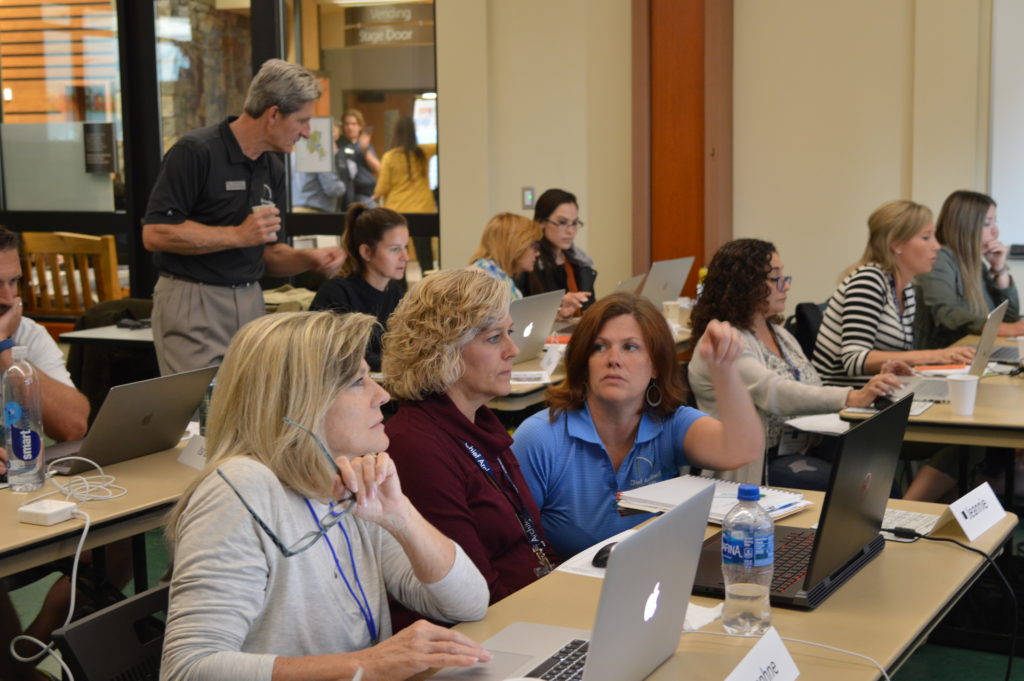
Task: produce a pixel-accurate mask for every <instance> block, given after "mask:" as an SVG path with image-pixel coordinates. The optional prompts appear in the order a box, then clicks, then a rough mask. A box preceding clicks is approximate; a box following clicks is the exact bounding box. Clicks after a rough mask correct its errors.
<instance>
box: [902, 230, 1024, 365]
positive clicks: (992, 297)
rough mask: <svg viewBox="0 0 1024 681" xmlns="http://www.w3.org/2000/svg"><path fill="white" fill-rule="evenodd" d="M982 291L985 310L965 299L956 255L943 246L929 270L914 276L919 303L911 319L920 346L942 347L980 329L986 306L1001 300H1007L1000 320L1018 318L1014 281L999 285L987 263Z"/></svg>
mask: <svg viewBox="0 0 1024 681" xmlns="http://www.w3.org/2000/svg"><path fill="white" fill-rule="evenodd" d="M982 267H983V271H982V275H981V295H982V297H983V298H984V300H985V307H986V311H985V313H978V312H975V311H974V310H972V309H971V308H970V306H969V305H968V304H967V301H966V300H965V299H964V295H965V293H964V282H963V277H961V276H960V268H959V267H957V264H956V256H954V255H953V252H952V251H951V250H949V248H948V247H945V246H943V247H942V249H941V250H940V251H939V253H938V256H937V259H936V261H935V266H934V267H932V271H931V272H926V273H925V274H919V275H918V276H917V282H916V284H917V287H918V289H919V291H920V294H919V295H918V301H919V305H920V307H919V308H918V311H917V317H916V318H915V319H914V326H915V328H914V335H915V337H916V338H917V345H918V347H920V348H944V347H946V346H949V345H952V344H953V343H955V342H956V341H957V340H959V339H960V338H962V337H963V336H966V335H967V334H969V333H980V332H981V327H983V326H984V325H985V317H986V315H987V314H988V311H989V310H992V309H993V308H995V306H996V305H998V304H1000V303H1001V302H1003V301H1004V300H1008V301H1010V305H1009V307H1007V309H1006V316H1005V317H1003V321H1006V322H1015V321H1017V320H1018V319H1020V301H1019V300H1018V296H1017V287H1016V286H1015V285H1014V283H1013V281H1012V280H1011V281H1010V285H1009V286H1008V287H1007V288H998V287H997V286H996V284H995V278H994V277H992V276H991V273H990V272H989V269H988V266H987V265H982Z"/></svg>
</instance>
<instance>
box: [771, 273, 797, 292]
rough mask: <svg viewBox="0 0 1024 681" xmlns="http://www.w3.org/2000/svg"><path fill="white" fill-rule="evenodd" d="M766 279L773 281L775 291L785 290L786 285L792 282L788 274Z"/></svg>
mask: <svg viewBox="0 0 1024 681" xmlns="http://www.w3.org/2000/svg"><path fill="white" fill-rule="evenodd" d="M768 281H774V282H775V289H776V290H777V291H785V290H786V287H787V286H789V285H790V284H792V283H793V277H792V276H790V275H787V276H785V277H768Z"/></svg>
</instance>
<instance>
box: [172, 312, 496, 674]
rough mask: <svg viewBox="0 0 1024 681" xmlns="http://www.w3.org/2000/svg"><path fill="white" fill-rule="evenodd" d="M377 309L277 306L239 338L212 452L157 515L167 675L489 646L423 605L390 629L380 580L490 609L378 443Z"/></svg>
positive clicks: (212, 433) (388, 587)
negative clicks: (169, 569)
mask: <svg viewBox="0 0 1024 681" xmlns="http://www.w3.org/2000/svg"><path fill="white" fill-rule="evenodd" d="M374 323H375V322H374V319H373V317H370V316H369V315H363V314H349V315H344V316H340V315H336V314H334V313H331V312H295V313H279V314H274V315H267V316H265V317H261V318H260V319H257V320H256V321H253V322H251V323H249V324H247V325H246V326H244V327H243V328H242V329H241V330H240V331H239V332H238V334H237V335H236V336H235V338H234V339H233V340H232V342H231V345H230V347H229V348H228V351H227V354H226V356H225V358H224V363H223V365H221V368H220V372H219V374H218V376H217V388H216V390H214V394H213V402H212V405H211V413H210V421H209V426H208V430H207V436H206V446H207V449H206V451H207V464H206V468H205V469H204V470H203V472H202V474H200V476H199V477H198V479H197V480H196V481H195V482H194V483H193V484H192V485H191V486H190V487H189V488H188V490H186V492H185V494H184V495H183V496H182V498H181V500H180V501H179V502H178V504H177V505H176V506H175V508H174V510H173V511H172V513H171V516H170V518H169V522H168V525H167V528H168V529H167V532H168V540H169V544H170V547H171V550H172V553H173V576H172V579H171V592H170V605H169V608H168V617H167V630H166V635H165V638H164V648H163V661H162V667H161V670H160V671H161V678H162V679H186V678H187V679H224V678H238V679H264V680H272V679H292V678H302V679H324V680H327V679H350V678H352V677H353V676H354V675H355V674H356V673H357V671H358V670H359V669H362V670H363V674H364V676H363V678H364V679H385V678H387V679H405V678H408V677H410V676H413V675H414V674H417V673H419V672H422V671H424V670H425V669H427V668H430V667H444V666H446V665H453V664H454V665H459V666H468V665H472V664H475V663H476V662H478V661H486V660H488V659H489V658H490V655H489V654H488V653H487V652H485V651H484V650H483V649H481V648H480V647H479V646H477V645H476V644H475V643H474V642H473V641H471V640H470V639H468V638H467V637H465V636H463V635H462V634H459V633H458V632H455V631H452V630H449V629H445V628H442V627H439V626H436V625H434V624H430V623H428V622H425V621H420V622H417V623H416V624H415V625H413V626H412V627H410V628H408V629H406V630H404V631H402V632H399V633H398V634H396V635H395V636H392V635H391V632H392V627H391V619H390V615H389V612H388V596H389V595H390V596H392V597H393V598H395V599H397V600H398V601H400V602H402V603H405V604H406V605H408V606H409V607H411V608H414V609H416V610H417V611H419V612H423V613H425V614H427V615H429V616H430V617H432V618H434V619H437V620H442V621H447V622H454V621H460V620H475V619H479V618H480V617H482V616H483V615H484V613H485V611H486V607H487V586H486V584H485V582H484V581H483V579H482V578H481V576H480V573H479V571H478V570H477V569H476V568H475V567H474V566H473V564H472V562H471V561H470V560H469V559H468V558H467V556H466V554H465V552H464V551H463V550H462V549H461V548H460V547H459V546H458V545H456V544H455V543H453V542H452V541H451V540H450V539H448V538H447V537H445V536H444V535H442V534H441V533H440V532H438V531H437V530H436V529H435V528H434V527H433V526H432V525H430V523H428V522H427V521H426V520H424V519H423V517H422V516H421V515H420V514H419V513H418V512H417V511H416V509H415V507H414V506H413V505H412V504H411V503H410V502H409V499H408V498H407V497H406V496H405V494H404V493H403V492H402V486H401V484H400V483H399V479H398V475H397V473H396V472H395V466H394V463H393V462H392V460H391V458H390V457H389V456H388V455H387V453H384V450H385V449H386V448H387V446H388V438H387V435H386V434H385V433H384V428H383V423H382V419H381V412H380V406H381V405H382V404H383V403H384V402H385V401H387V399H388V394H387V393H386V392H385V391H384V390H383V389H382V388H381V387H380V386H379V385H377V384H376V383H375V382H374V381H373V380H372V379H371V378H370V377H369V375H368V368H367V365H366V362H365V361H364V360H363V355H364V354H365V352H366V344H367V341H368V340H369V338H370V332H371V329H372V327H373V325H374ZM376 452H381V453H379V454H376Z"/></svg>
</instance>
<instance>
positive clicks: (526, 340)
mask: <svg viewBox="0 0 1024 681" xmlns="http://www.w3.org/2000/svg"><path fill="white" fill-rule="evenodd" d="M564 295H565V289H558V290H557V291H548V292H547V293H539V294H537V295H535V296H527V297H526V298H520V299H519V300H513V301H512V305H511V306H510V307H509V314H510V315H512V330H513V332H514V335H513V337H512V340H514V341H515V342H516V345H517V346H518V347H519V355H518V356H517V357H516V358H515V359H514V360H512V362H513V364H521V363H522V362H528V361H529V360H531V359H536V358H537V355H539V354H540V351H541V350H543V349H544V343H545V342H546V341H547V338H548V336H549V335H550V334H551V329H552V328H553V327H554V326H555V318H556V317H557V316H558V308H559V307H560V306H561V304H562V296H564Z"/></svg>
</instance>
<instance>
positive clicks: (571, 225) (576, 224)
mask: <svg viewBox="0 0 1024 681" xmlns="http://www.w3.org/2000/svg"><path fill="white" fill-rule="evenodd" d="M544 222H547V223H548V224H551V225H554V226H555V227H558V228H559V229H562V230H566V229H583V220H573V221H572V222H568V221H563V222H558V221H556V220H551V219H550V218H549V219H546V220H544Z"/></svg>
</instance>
